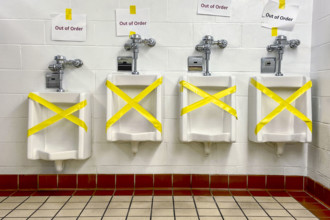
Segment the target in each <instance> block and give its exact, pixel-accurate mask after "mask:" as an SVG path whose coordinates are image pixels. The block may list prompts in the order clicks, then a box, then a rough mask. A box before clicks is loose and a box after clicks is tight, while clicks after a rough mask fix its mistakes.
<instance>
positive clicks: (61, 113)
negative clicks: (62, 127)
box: [27, 93, 87, 137]
mask: <svg viewBox="0 0 330 220" xmlns="http://www.w3.org/2000/svg"><path fill="white" fill-rule="evenodd" d="M28 97H29V98H30V99H32V100H34V101H36V102H38V103H40V104H41V105H43V106H45V107H46V108H48V109H50V110H52V111H53V112H55V113H57V115H55V116H53V117H51V118H49V119H47V120H45V121H43V122H41V123H40V124H38V125H36V126H34V127H32V128H30V129H29V130H28V133H27V136H28V137H29V136H31V135H32V134H34V133H37V132H39V131H41V130H42V129H44V128H46V127H48V126H49V125H52V124H54V123H55V122H57V121H59V120H61V119H62V118H66V119H68V120H69V121H71V122H72V123H74V124H76V125H78V126H80V127H82V128H84V129H85V131H86V132H87V125H86V124H85V122H84V121H82V120H80V119H79V118H77V117H76V116H74V115H71V114H72V113H74V112H76V111H79V110H80V109H82V108H84V107H85V106H86V105H87V101H86V100H84V101H82V102H79V103H78V104H76V105H74V106H72V107H70V108H68V109H66V110H63V109H61V108H60V107H57V106H56V105H54V104H52V103H50V102H48V101H47V100H46V99H43V98H41V97H40V96H38V95H36V94H34V93H30V94H29V96H28Z"/></svg>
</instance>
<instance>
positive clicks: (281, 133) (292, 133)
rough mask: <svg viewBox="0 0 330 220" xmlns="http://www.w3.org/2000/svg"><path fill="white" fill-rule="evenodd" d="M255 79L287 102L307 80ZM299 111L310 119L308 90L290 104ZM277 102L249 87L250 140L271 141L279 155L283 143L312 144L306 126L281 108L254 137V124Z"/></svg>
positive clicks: (282, 78)
mask: <svg viewBox="0 0 330 220" xmlns="http://www.w3.org/2000/svg"><path fill="white" fill-rule="evenodd" d="M253 79H254V80H256V81H257V82H259V83H261V84H262V85H264V86H266V87H267V88H269V89H270V90H272V91H273V92H275V93H276V94H277V95H279V96H280V97H281V98H283V99H284V100H286V99H287V98H289V97H290V96H291V95H292V94H293V93H294V92H296V91H297V90H298V89H299V88H301V87H302V86H303V85H305V84H306V83H307V82H308V81H309V80H310V79H309V78H308V77H305V76H281V77H279V76H258V77H253ZM291 105H292V106H293V107H295V108H296V109H297V110H298V111H300V112H301V113H303V114H304V115H305V116H307V118H309V119H312V106H311V90H310V89H309V90H307V91H306V92H305V93H304V94H303V95H301V96H300V97H299V98H298V99H296V100H295V101H294V102H293V103H291ZM278 106H279V103H277V102H276V101H274V100H273V99H271V98H270V97H268V96H267V95H265V94H264V93H262V92H261V91H260V90H258V89H256V88H255V87H254V86H253V85H251V84H250V85H249V140H250V141H253V142H258V143H262V142H273V143H276V144H277V146H278V148H279V152H278V154H281V153H282V152H281V151H283V150H281V149H280V148H282V149H283V144H284V143H287V142H301V143H304V142H311V140H312V133H311V131H310V130H309V129H308V127H307V126H306V124H305V123H304V122H303V121H302V120H301V119H299V118H298V117H296V116H295V115H294V114H292V113H291V112H289V111H288V110H286V109H284V110H283V111H282V112H281V113H279V114H278V115H277V116H276V117H275V118H274V119H272V120H271V121H270V122H269V123H268V124H266V125H265V126H264V127H263V128H262V129H261V130H260V131H259V132H258V133H257V134H256V133H255V128H256V126H257V124H258V123H259V122H260V121H261V120H262V119H264V118H265V117H266V116H267V115H268V114H270V113H271V112H272V111H273V110H274V109H275V108H276V107H278Z"/></svg>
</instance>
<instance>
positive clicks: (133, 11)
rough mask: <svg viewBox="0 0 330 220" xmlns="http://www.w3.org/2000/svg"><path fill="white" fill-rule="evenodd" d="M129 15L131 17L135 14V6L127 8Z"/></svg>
mask: <svg viewBox="0 0 330 220" xmlns="http://www.w3.org/2000/svg"><path fill="white" fill-rule="evenodd" d="M129 13H130V14H131V15H135V14H136V6H135V5H130V6H129Z"/></svg>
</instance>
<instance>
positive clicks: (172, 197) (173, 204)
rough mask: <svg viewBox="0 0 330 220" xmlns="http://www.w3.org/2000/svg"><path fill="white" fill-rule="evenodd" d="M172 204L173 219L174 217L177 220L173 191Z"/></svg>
mask: <svg viewBox="0 0 330 220" xmlns="http://www.w3.org/2000/svg"><path fill="white" fill-rule="evenodd" d="M172 203H173V217H174V220H176V216H175V203H174V195H173V190H172Z"/></svg>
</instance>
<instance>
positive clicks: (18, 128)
mask: <svg viewBox="0 0 330 220" xmlns="http://www.w3.org/2000/svg"><path fill="white" fill-rule="evenodd" d="M266 2H267V0H239V1H233V3H232V4H233V11H232V16H231V17H216V16H206V15H197V0H180V1H177V0H167V1H164V0H111V1H109V0H1V1H0V29H1V34H0V103H1V104H0V106H1V107H0V149H1V150H2V152H3V153H2V154H0V173H24V174H26V173H52V172H55V170H54V166H53V163H52V162H47V161H39V160H38V161H31V160H27V158H26V129H27V111H28V109H27V94H28V93H29V92H32V91H53V90H47V89H46V88H45V73H47V72H48V71H49V70H48V65H49V64H50V63H51V62H52V60H53V57H54V56H55V55H57V54H61V55H65V56H66V57H67V58H80V59H82V60H83V62H84V66H83V67H82V68H80V69H71V68H67V69H66V71H65V75H64V87H65V88H66V89H68V90H69V91H87V92H90V93H92V94H93V97H94V106H93V123H92V128H91V129H92V131H93V146H92V148H93V156H92V157H91V158H90V159H88V160H83V161H69V162H67V164H66V169H65V171H64V172H65V173H96V172H97V173H224V174H280V175H286V174H288V175H305V174H306V173H307V169H306V168H307V160H306V158H307V154H308V152H307V149H306V147H304V146H303V145H301V144H298V145H288V146H287V147H286V148H285V153H284V155H283V157H281V158H277V157H276V155H275V148H274V147H271V146H267V145H263V144H254V143H250V142H248V138H247V118H248V112H247V104H248V99H247V95H248V83H249V77H251V76H255V75H258V74H260V58H261V57H263V56H269V55H273V54H268V53H267V51H266V46H267V45H268V44H270V43H272V42H273V40H274V38H273V37H271V31H270V30H269V29H264V28H261V27H260V25H261V22H260V16H261V13H262V10H263V6H264V4H265V3H266ZM299 2H300V3H301V7H300V8H301V14H300V15H299V18H298V24H297V25H296V27H295V29H294V31H293V32H285V34H286V35H288V37H289V38H290V39H291V38H298V39H300V40H301V42H302V44H301V46H300V47H299V48H298V49H297V50H296V51H290V50H288V51H287V52H286V53H285V55H284V62H283V65H284V66H283V70H284V72H287V73H288V74H302V75H309V70H310V67H311V62H310V59H311V34H312V7H313V2H312V1H309V0H305V1H302V0H301V1H299ZM132 4H134V5H136V6H137V8H150V15H151V16H150V19H151V26H150V33H151V36H152V37H154V38H155V39H156V40H157V45H156V46H155V47H154V48H150V49H149V48H141V53H140V55H139V61H138V62H139V65H138V66H139V70H140V72H141V73H142V74H143V73H161V74H163V76H164V87H165V88H164V91H165V92H164V93H165V95H164V102H165V103H164V105H165V112H164V117H165V118H164V125H163V126H164V141H163V142H162V143H141V144H140V146H139V152H138V154H137V155H136V156H134V155H133V154H132V153H131V150H130V144H128V143H109V142H107V141H106V138H105V135H106V134H105V121H106V87H105V85H104V83H105V79H106V77H107V75H108V74H110V73H113V72H116V58H117V56H119V55H121V56H124V55H130V53H128V52H125V51H124V49H123V44H124V43H125V42H126V41H127V37H116V34H115V9H116V8H128V7H129V5H132ZM322 4H323V5H324V6H322V7H319V8H320V10H322V13H321V14H322V15H318V18H317V19H323V20H320V22H319V23H320V24H322V25H327V24H328V20H329V19H328V17H326V15H325V12H324V10H325V9H324V8H326V7H328V8H329V7H330V4H328V3H327V0H322ZM317 6H318V5H317ZM325 6H326V7H325ZM68 7H71V8H72V11H73V13H86V14H87V20H88V22H87V26H88V31H87V41H86V42H62V41H51V35H50V24H51V22H50V18H51V17H50V14H54V13H64V11H65V8H68ZM314 17H315V16H314ZM314 30H319V32H320V33H321V32H322V31H323V32H322V33H324V35H327V32H326V30H323V29H322V28H319V29H315V28H314ZM280 33H282V32H280ZM283 33H284V32H283ZM206 34H211V35H213V36H214V38H215V39H226V40H228V47H227V48H226V49H224V50H220V49H217V48H214V50H213V51H212V55H211V61H210V67H211V71H212V72H213V74H214V75H235V76H236V77H237V78H236V81H237V108H238V117H239V120H238V121H237V124H238V134H237V142H236V143H234V144H214V145H213V146H212V149H211V155H209V156H208V157H206V156H205V155H204V150H203V146H202V144H200V143H190V144H187V143H181V142H180V140H179V111H180V110H179V87H178V82H179V80H180V78H181V77H182V75H184V74H186V72H187V57H188V56H192V55H201V54H200V53H198V52H196V51H195V49H194V48H195V45H196V44H198V43H199V42H200V41H201V39H202V37H203V36H204V35H206ZM319 39H320V40H319V41H320V42H321V43H319V44H317V43H315V45H325V46H324V48H315V49H314V50H313V53H315V52H317V53H324V54H327V53H328V51H329V50H328V47H329V46H328V45H327V44H328V42H329V40H328V41H327V39H328V38H326V37H324V36H323V37H320V38H319ZM313 58H314V57H313ZM314 60H315V65H313V66H316V67H317V68H319V67H320V68H321V69H327V68H328V67H329V64H328V63H329V62H328V61H327V59H325V58H322V56H318V57H316V59H314ZM314 72H315V75H314V76H315V77H314V79H317V76H321V75H322V76H324V77H327V76H326V75H327V74H326V72H321V73H319V72H317V71H314ZM314 72H313V73H314ZM195 74H201V73H195ZM315 83H317V84H319V85H320V87H319V88H317V89H316V90H317V91H318V92H317V94H323V95H322V97H323V96H327V94H329V93H327V92H328V91H329V89H328V87H329V86H328V85H327V83H326V82H315ZM315 98H317V97H315ZM321 100H322V101H321V102H320V103H321V104H320V105H321V106H324V107H326V106H327V105H330V104H327V103H329V102H328V101H327V100H323V99H321ZM3 103H5V104H3ZM324 113H326V111H324ZM316 118H320V119H322V120H323V118H324V117H318V116H317V117H316ZM318 122H320V123H316V124H317V125H321V123H322V126H327V123H328V121H318ZM315 130H318V129H315ZM319 130H320V129H319ZM321 130H322V129H321ZM316 135H317V133H316ZM324 135H325V134H323V135H322V137H323V136H324ZM320 141H321V140H319V139H318V138H316V140H315V142H314V144H315V145H317V144H318V143H320ZM321 142H322V150H323V151H328V149H329V148H328V147H323V146H329V144H328V145H327V144H326V143H324V140H323V139H322V141H321ZM311 149H314V150H313V153H314V152H315V153H314V154H316V150H315V149H318V148H317V147H316V146H314V147H313V148H311ZM311 149H310V151H311ZM320 149H321V148H320ZM317 155H319V154H317ZM328 155H329V154H328ZM318 157H321V155H319V156H318ZM310 160H312V158H311V157H310V156H309V160H308V161H310ZM320 160H322V161H323V162H324V161H327V159H326V156H325V155H322V158H320ZM311 164H315V165H313V166H311V167H312V168H311V169H309V171H310V173H313V175H314V173H318V172H319V173H320V175H322V177H324V176H325V175H326V169H324V167H320V166H318V165H316V163H314V162H311ZM23 167H24V169H23ZM314 168H315V169H314ZM316 169H317V170H316ZM318 170H319V171H318ZM314 171H315V172H314ZM323 179H325V178H323Z"/></svg>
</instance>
